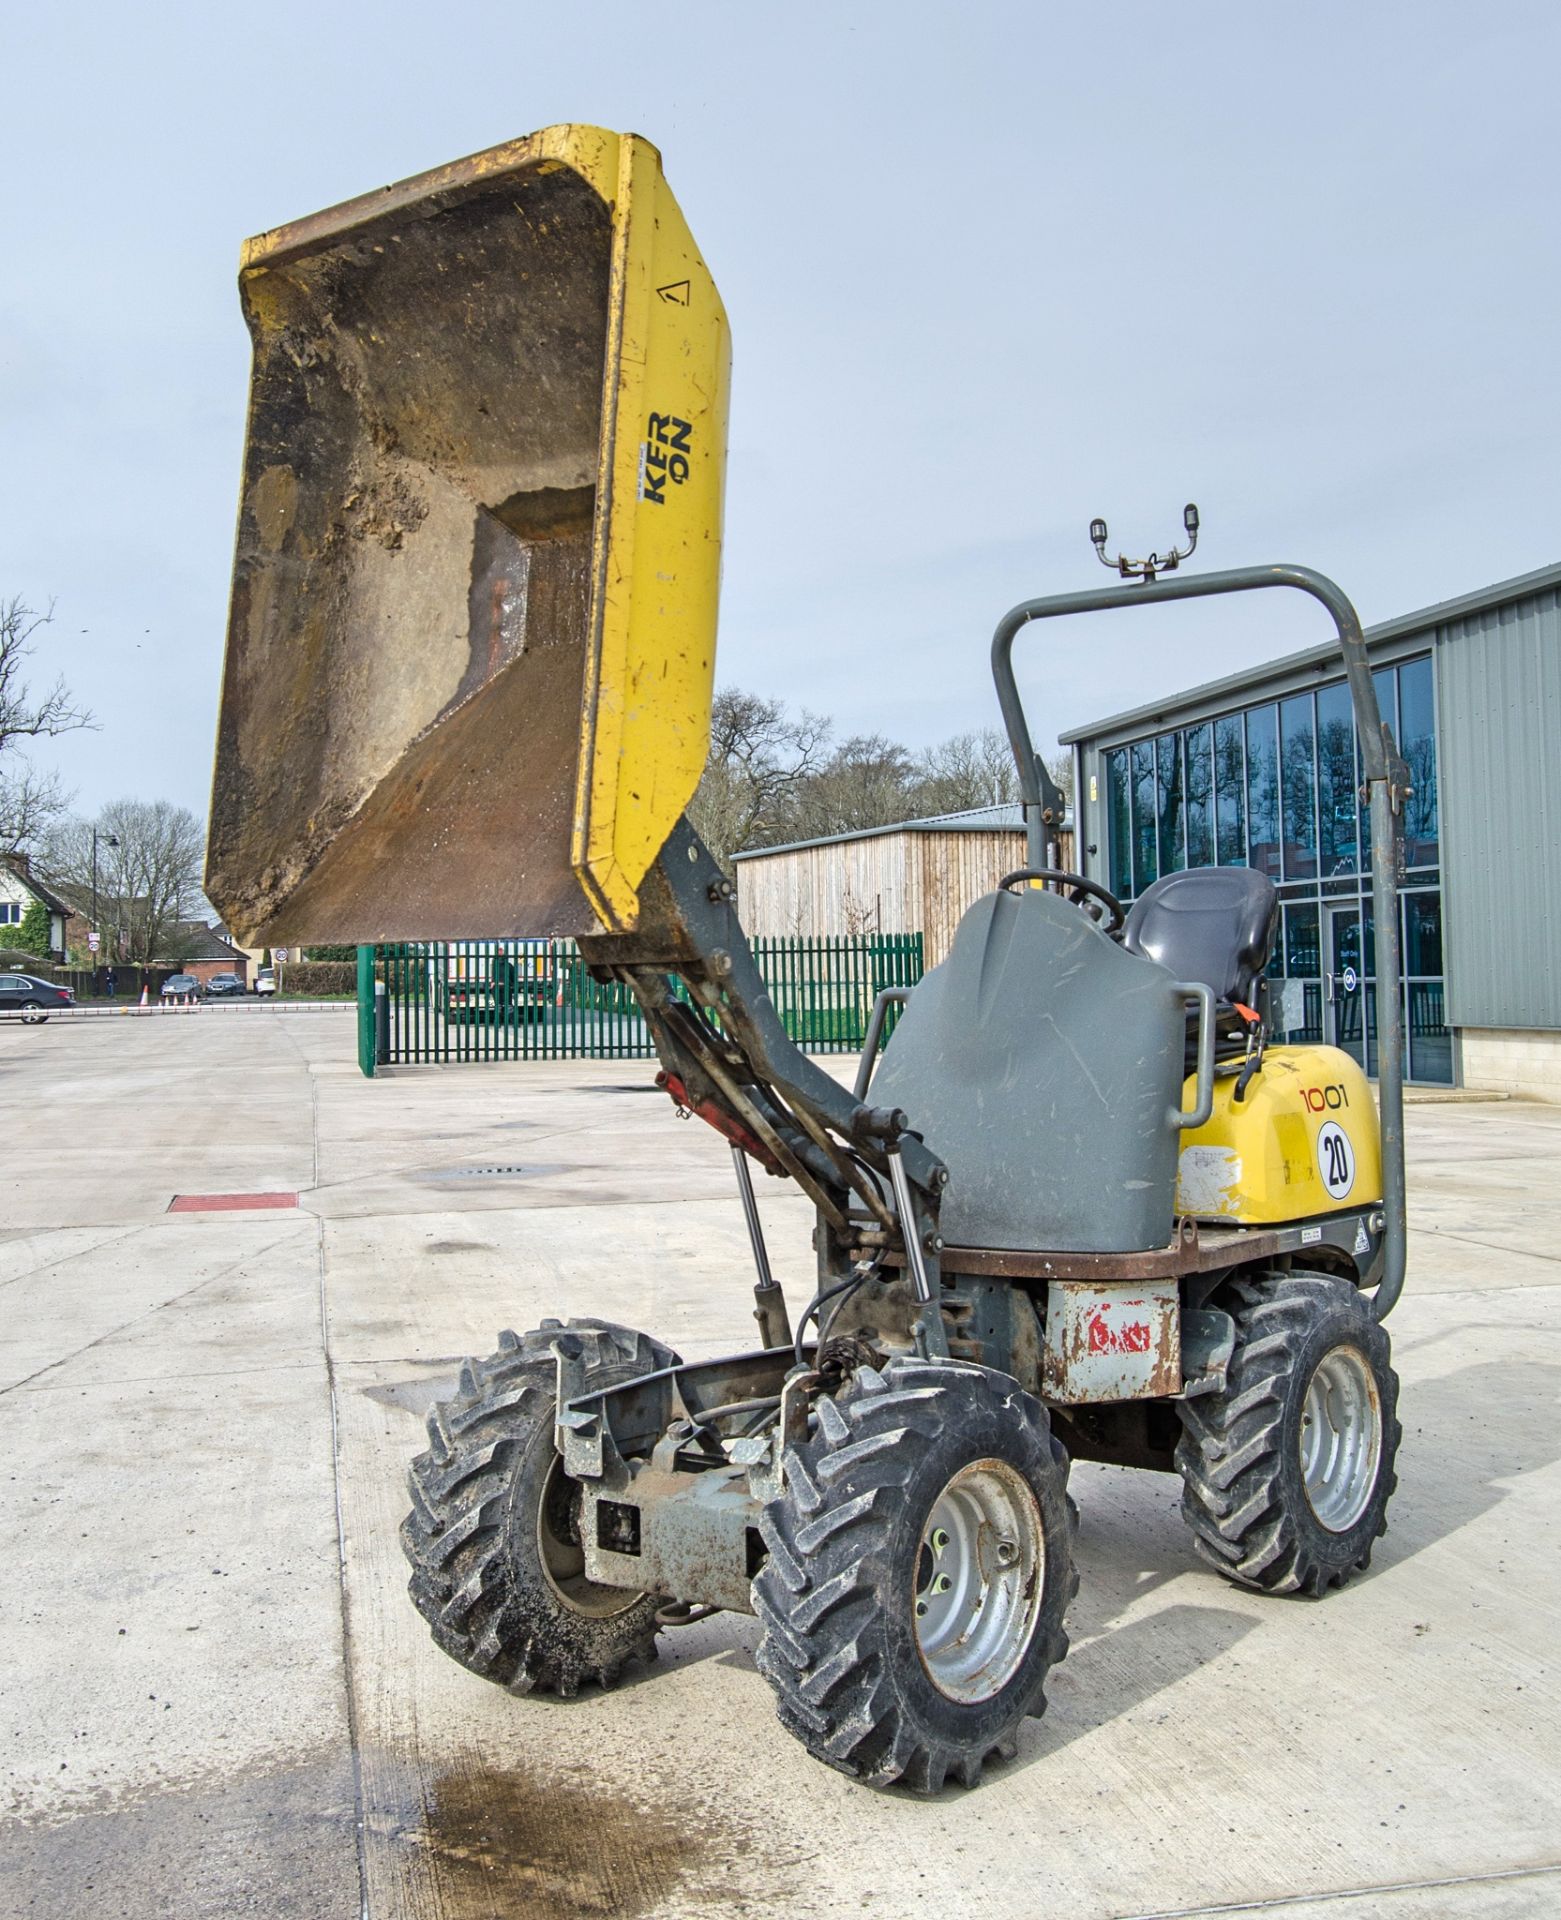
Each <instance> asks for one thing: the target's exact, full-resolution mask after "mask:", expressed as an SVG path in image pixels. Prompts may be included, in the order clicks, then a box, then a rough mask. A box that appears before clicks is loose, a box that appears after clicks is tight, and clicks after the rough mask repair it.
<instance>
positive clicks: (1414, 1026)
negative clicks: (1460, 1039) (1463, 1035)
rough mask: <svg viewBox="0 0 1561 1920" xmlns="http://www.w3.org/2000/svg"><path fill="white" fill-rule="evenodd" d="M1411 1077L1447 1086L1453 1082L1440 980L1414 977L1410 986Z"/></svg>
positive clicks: (1451, 1057)
mask: <svg viewBox="0 0 1561 1920" xmlns="http://www.w3.org/2000/svg"><path fill="white" fill-rule="evenodd" d="M1409 1077H1410V1079H1412V1080H1429V1081H1432V1082H1433V1083H1435V1084H1437V1085H1440V1086H1444V1087H1450V1086H1451V1085H1452V1083H1453V1040H1452V1035H1451V1034H1450V1033H1449V1032H1448V1031H1447V1022H1446V1015H1445V1011H1444V1005H1443V997H1442V983H1441V981H1440V980H1412V981H1411V982H1410V985H1409Z"/></svg>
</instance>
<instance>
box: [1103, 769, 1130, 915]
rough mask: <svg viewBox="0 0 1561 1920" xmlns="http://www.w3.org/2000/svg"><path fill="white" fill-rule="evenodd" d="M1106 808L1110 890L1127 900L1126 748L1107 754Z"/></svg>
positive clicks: (1128, 806)
mask: <svg viewBox="0 0 1561 1920" xmlns="http://www.w3.org/2000/svg"><path fill="white" fill-rule="evenodd" d="M1106 810H1107V815H1108V819H1109V828H1110V831H1109V845H1110V849H1111V891H1112V892H1113V893H1114V894H1116V895H1117V896H1118V898H1119V899H1123V900H1128V899H1131V898H1132V893H1133V809H1132V806H1131V804H1130V802H1129V800H1128V794H1127V750H1126V749H1125V748H1123V747H1119V748H1118V749H1117V750H1116V752H1115V753H1108V754H1107V755H1106Z"/></svg>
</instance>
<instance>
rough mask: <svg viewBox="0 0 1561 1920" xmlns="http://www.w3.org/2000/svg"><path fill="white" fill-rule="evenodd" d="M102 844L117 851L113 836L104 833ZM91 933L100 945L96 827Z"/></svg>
mask: <svg viewBox="0 0 1561 1920" xmlns="http://www.w3.org/2000/svg"><path fill="white" fill-rule="evenodd" d="M103 844H104V845H105V846H108V847H114V848H116V849H117V848H118V846H119V840H118V838H117V837H116V836H115V835H114V834H112V833H105V834H104V835H103ZM92 931H93V932H94V933H95V934H97V935H98V940H99V944H100V945H101V943H102V931H101V929H100V928H99V926H98V830H97V828H96V827H94V828H93V829H92ZM97 972H98V970H97V968H96V967H94V968H93V969H92V974H93V979H94V980H96V978H97ZM94 991H96V988H94Z"/></svg>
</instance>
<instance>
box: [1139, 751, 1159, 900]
mask: <svg viewBox="0 0 1561 1920" xmlns="http://www.w3.org/2000/svg"><path fill="white" fill-rule="evenodd" d="M1155 786H1156V779H1155V759H1154V742H1153V741H1152V740H1140V741H1139V742H1138V744H1137V745H1136V746H1135V747H1134V748H1133V891H1134V892H1135V893H1142V892H1143V890H1144V888H1145V887H1147V886H1148V885H1149V882H1150V881H1151V880H1153V879H1154V878H1155V877H1156V876H1157V874H1158V873H1159V871H1160V866H1159V855H1158V852H1157V823H1156V808H1155V801H1156V794H1155Z"/></svg>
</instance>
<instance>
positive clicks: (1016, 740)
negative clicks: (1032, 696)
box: [992, 566, 1410, 1320]
mask: <svg viewBox="0 0 1561 1920" xmlns="http://www.w3.org/2000/svg"><path fill="white" fill-rule="evenodd" d="M1262 587H1291V588H1294V589H1296V590H1297V591H1298V592H1301V593H1307V594H1310V595H1311V597H1312V598H1313V599H1314V600H1318V601H1320V602H1321V603H1322V605H1323V606H1325V607H1326V608H1327V609H1328V612H1329V613H1330V614H1331V615H1332V616H1333V623H1334V627H1335V629H1336V631H1337V633H1338V636H1339V646H1340V648H1341V650H1342V652H1343V655H1344V671H1345V675H1346V678H1347V679H1348V682H1349V688H1350V700H1351V703H1352V704H1353V706H1354V709H1355V732H1356V737H1357V739H1358V740H1359V742H1360V753H1361V759H1362V762H1363V764H1364V766H1365V773H1366V788H1367V792H1368V794H1369V795H1370V803H1371V807H1370V810H1371V899H1372V909H1373V913H1374V916H1375V923H1376V927H1375V931H1376V942H1377V977H1376V1001H1377V1054H1378V1080H1377V1100H1378V1106H1379V1108H1380V1111H1381V1123H1382V1212H1383V1251H1382V1274H1381V1278H1380V1279H1379V1281H1378V1283H1377V1290H1376V1294H1375V1296H1374V1298H1373V1300H1372V1313H1373V1315H1374V1317H1375V1318H1376V1319H1378V1320H1385V1319H1386V1318H1387V1316H1388V1315H1389V1314H1390V1313H1391V1312H1392V1311H1393V1308H1394V1306H1395V1305H1396V1304H1397V1302H1398V1297H1399V1295H1400V1294H1401V1293H1402V1292H1403V1289H1404V1267H1405V1254H1406V1222H1405V1201H1404V1016H1403V1000H1402V996H1401V994H1400V991H1399V970H1400V958H1399V938H1398V863H1399V826H1398V822H1399V815H1400V812H1401V809H1402V807H1403V802H1404V799H1405V796H1406V795H1407V794H1408V793H1409V790H1410V782H1409V769H1408V767H1407V766H1406V765H1405V763H1404V760H1403V756H1402V755H1401V754H1400V753H1399V750H1398V746H1397V744H1396V743H1395V741H1394V739H1393V735H1392V732H1391V731H1390V729H1389V728H1388V726H1387V724H1386V723H1385V722H1384V720H1383V718H1382V714H1381V710H1380V708H1379V707H1378V705H1377V690H1376V686H1375V685H1374V683H1373V681H1372V677H1371V662H1370V659H1369V658H1368V656H1367V653H1366V641H1365V636H1364V634H1363V633H1362V631H1361V624H1360V616H1359V615H1358V614H1357V613H1356V611H1355V609H1354V607H1353V606H1352V605H1351V604H1350V601H1349V600H1348V598H1347V597H1346V596H1345V594H1344V593H1343V592H1342V591H1341V590H1340V589H1339V588H1338V587H1337V586H1335V584H1334V583H1333V581H1331V580H1329V579H1328V578H1327V577H1326V576H1325V575H1323V574H1320V573H1315V572H1313V571H1312V569H1311V568H1310V567H1288V566H1274V567H1233V568H1230V569H1228V570H1227V571H1225V572H1223V573H1205V574H1176V575H1173V576H1172V577H1171V578H1169V579H1158V580H1152V581H1147V582H1145V583H1143V584H1141V585H1137V586H1128V587H1121V586H1118V587H1100V588H1096V589H1093V590H1091V591H1089V592H1085V593H1062V594H1054V595H1050V596H1048V597H1047V598H1044V599H1040V600H1023V601H1021V602H1020V603H1019V605H1018V606H1016V607H1012V608H1010V609H1009V611H1008V612H1007V613H1005V614H1004V615H1003V617H1002V619H1001V620H1000V621H999V622H998V623H997V631H996V632H995V633H994V634H993V636H992V677H993V679H994V681H995V682H996V684H997V698H998V703H999V705H1000V706H1001V708H1002V712H1003V721H1004V724H1005V725H1006V727H1007V729H1008V739H1009V744H1010V745H1011V746H1012V748H1013V752H1014V759H1015V761H1016V762H1017V764H1018V769H1019V790H1020V793H1021V795H1022V796H1023V803H1024V817H1025V835H1026V841H1027V845H1028V848H1029V859H1030V862H1031V864H1032V865H1035V866H1044V865H1046V864H1047V860H1046V845H1045V841H1046V828H1047V826H1048V825H1049V824H1051V821H1050V818H1049V817H1048V816H1054V815H1055V811H1056V803H1057V796H1056V789H1055V787H1053V785H1052V782H1051V780H1050V779H1049V777H1047V776H1046V775H1045V771H1044V769H1043V768H1042V767H1041V764H1040V762H1039V761H1038V760H1037V758H1036V754H1035V747H1034V743H1033V742H1032V740H1031V737H1030V727H1029V722H1028V721H1027V720H1026V718H1025V712H1024V703H1023V702H1022V701H1021V699H1020V698H1019V688H1018V686H1017V684H1016V682H1015V680H1014V668H1013V648H1014V641H1015V639H1016V638H1017V637H1018V635H1019V632H1020V629H1021V628H1023V627H1026V626H1028V625H1029V624H1030V622H1031V621H1033V620H1055V619H1059V618H1061V617H1063V616H1065V615H1068V614H1076V613H1104V612H1107V611H1109V610H1111V609H1114V608H1117V607H1138V606H1144V605H1146V604H1148V603H1150V602H1155V601H1166V600H1201V599H1204V598H1207V597H1208V596H1210V595H1212V594H1223V593H1250V592H1254V591H1256V590H1257V589H1259V588H1262ZM1384 981H1386V982H1387V983H1388V991H1387V992H1386V993H1384V991H1383V983H1384Z"/></svg>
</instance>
